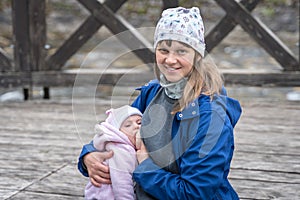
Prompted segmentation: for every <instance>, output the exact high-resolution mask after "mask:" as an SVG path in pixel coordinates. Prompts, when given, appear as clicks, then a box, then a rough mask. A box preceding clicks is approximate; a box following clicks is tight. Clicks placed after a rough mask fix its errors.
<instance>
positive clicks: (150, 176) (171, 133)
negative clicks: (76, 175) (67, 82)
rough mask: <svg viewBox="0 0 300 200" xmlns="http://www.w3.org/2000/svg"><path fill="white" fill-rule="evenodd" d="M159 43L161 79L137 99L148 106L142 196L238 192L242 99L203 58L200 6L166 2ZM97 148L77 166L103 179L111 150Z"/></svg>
mask: <svg viewBox="0 0 300 200" xmlns="http://www.w3.org/2000/svg"><path fill="white" fill-rule="evenodd" d="M154 48H155V55H156V63H155V74H156V77H157V80H155V81H151V82H150V83H148V84H147V85H145V86H143V87H141V88H140V90H141V93H140V95H139V96H138V97H137V99H136V100H135V101H134V102H133V104H132V106H134V107H136V108H138V109H139V110H140V111H141V112H142V113H143V118H142V126H141V132H140V133H141V137H142V142H140V143H141V144H140V146H139V147H138V151H137V159H138V163H139V165H138V166H137V168H136V169H135V171H134V174H133V177H134V180H135V181H136V183H137V188H136V193H137V198H138V199H205V200H207V199H226V200H228V199H238V195H237V194H236V192H235V191H234V189H233V188H232V186H231V185H230V183H229V181H228V178H227V176H228V173H229V170H230V163H231V159H232V155H233V150H234V138H233V128H234V126H235V124H236V123H237V121H238V119H239V117H240V114H241V107H240V105H239V103H238V101H236V100H234V99H231V98H229V97H227V96H226V92H225V90H224V89H223V88H222V85H223V82H222V78H221V75H220V73H219V72H218V69H217V68H216V66H215V65H213V64H212V63H206V62H205V61H204V60H203V57H204V52H205V43H204V26H203V21H202V18H201V15H200V11H199V9H198V8H196V7H193V8H191V9H186V8H182V7H178V8H171V9H167V10H165V11H164V12H163V13H162V17H161V19H160V20H159V22H158V24H157V26H156V30H155V36H154ZM93 151H94V149H93V146H92V144H88V145H86V146H84V148H83V151H82V153H81V155H80V158H79V163H78V167H79V170H80V171H81V172H82V173H83V174H84V175H86V176H87V175H90V178H91V181H92V183H94V184H95V185H96V186H100V184H101V183H106V182H109V175H108V171H109V169H108V168H107V167H105V166H104V165H102V164H101V161H103V160H105V159H106V158H107V157H110V156H112V153H108V152H104V153H101V152H95V153H90V152H93ZM99 161H100V162H99ZM86 169H87V170H86Z"/></svg>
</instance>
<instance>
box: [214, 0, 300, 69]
mask: <svg viewBox="0 0 300 200" xmlns="http://www.w3.org/2000/svg"><path fill="white" fill-rule="evenodd" d="M215 1H216V2H217V3H218V4H219V5H220V6H221V7H222V8H223V9H224V10H225V11H226V13H227V14H228V15H229V16H231V17H232V18H233V19H234V20H235V21H236V22H237V23H239V24H240V25H241V27H242V28H243V29H244V30H245V31H246V32H247V33H248V34H249V35H250V36H251V37H252V38H254V39H255V41H256V42H257V43H258V44H260V46H262V47H263V48H264V49H265V50H266V51H267V52H268V53H269V54H270V55H271V56H272V57H274V58H275V60H276V61H277V62H278V63H280V65H281V66H282V67H283V68H284V70H285V71H300V65H299V61H298V60H297V59H296V57H295V56H294V55H293V53H292V52H291V51H290V50H289V48H288V47H287V46H285V45H284V43H282V42H281V40H280V39H279V38H278V37H277V36H276V35H275V34H274V33H273V32H272V31H271V30H270V29H269V28H268V27H267V26H266V25H264V24H263V23H262V22H261V21H259V20H258V19H255V18H254V17H253V16H252V15H251V13H249V12H248V11H247V10H246V9H245V8H244V7H243V6H242V5H241V4H240V3H238V2H236V1H235V0H227V1H223V0H215Z"/></svg>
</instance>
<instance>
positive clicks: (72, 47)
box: [46, 0, 127, 70]
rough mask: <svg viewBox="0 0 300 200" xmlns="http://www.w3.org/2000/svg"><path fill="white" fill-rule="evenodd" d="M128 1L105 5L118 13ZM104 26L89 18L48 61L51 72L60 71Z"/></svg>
mask: <svg viewBox="0 0 300 200" xmlns="http://www.w3.org/2000/svg"><path fill="white" fill-rule="evenodd" d="M126 1H127V0H121V1H120V0H119V1H114V0H107V1H105V2H104V4H105V5H106V6H107V7H109V8H111V10H112V11H114V12H116V11H117V10H118V9H119V8H120V7H121V6H122V5H123V4H124V3H125V2H126ZM102 25H103V23H102V22H99V21H98V20H96V19H95V18H94V16H92V15H91V16H89V17H88V18H87V19H86V20H85V21H84V23H83V24H82V25H81V26H80V27H79V28H78V29H77V30H76V31H75V32H74V33H73V34H72V35H71V36H70V37H69V38H68V39H67V40H66V41H65V42H64V43H63V45H62V46H60V47H59V48H58V49H57V50H56V52H55V53H54V54H53V55H51V56H50V57H49V58H48V59H47V61H46V65H47V66H48V67H47V68H49V69H51V70H59V69H61V68H62V67H63V65H64V64H65V63H66V62H67V61H68V59H69V58H70V57H71V56H72V55H74V54H75V53H76V52H77V51H78V50H79V49H80V47H82V46H83V45H84V44H85V43H86V42H87V41H88V40H89V39H90V38H91V37H92V36H93V35H94V34H95V33H96V32H97V31H98V29H99V28H100V27H101V26H102Z"/></svg>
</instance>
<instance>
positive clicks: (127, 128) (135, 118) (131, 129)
mask: <svg viewBox="0 0 300 200" xmlns="http://www.w3.org/2000/svg"><path fill="white" fill-rule="evenodd" d="M141 122H142V117H141V116H140V115H131V116H130V117H128V118H127V119H125V120H124V122H123V123H122V125H121V127H120V131H122V132H123V133H124V134H125V135H126V136H127V137H128V138H129V140H130V142H131V143H132V144H133V145H134V146H135V145H136V142H135V140H136V134H137V133H138V132H139V130H140V128H141Z"/></svg>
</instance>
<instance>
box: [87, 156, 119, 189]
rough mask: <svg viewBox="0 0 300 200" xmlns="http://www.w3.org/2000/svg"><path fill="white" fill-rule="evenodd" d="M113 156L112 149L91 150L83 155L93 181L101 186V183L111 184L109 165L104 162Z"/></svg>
mask: <svg viewBox="0 0 300 200" xmlns="http://www.w3.org/2000/svg"><path fill="white" fill-rule="evenodd" d="M112 156H113V152H112V151H108V152H91V153H88V154H87V155H85V156H84V157H83V162H84V164H85V166H86V168H87V171H88V173H89V177H90V181H91V183H92V184H93V185H94V186H96V187H100V186H101V184H111V180H110V175H109V167H108V166H107V165H105V164H104V163H103V161H105V160H106V159H109V158H111V157H112Z"/></svg>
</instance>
